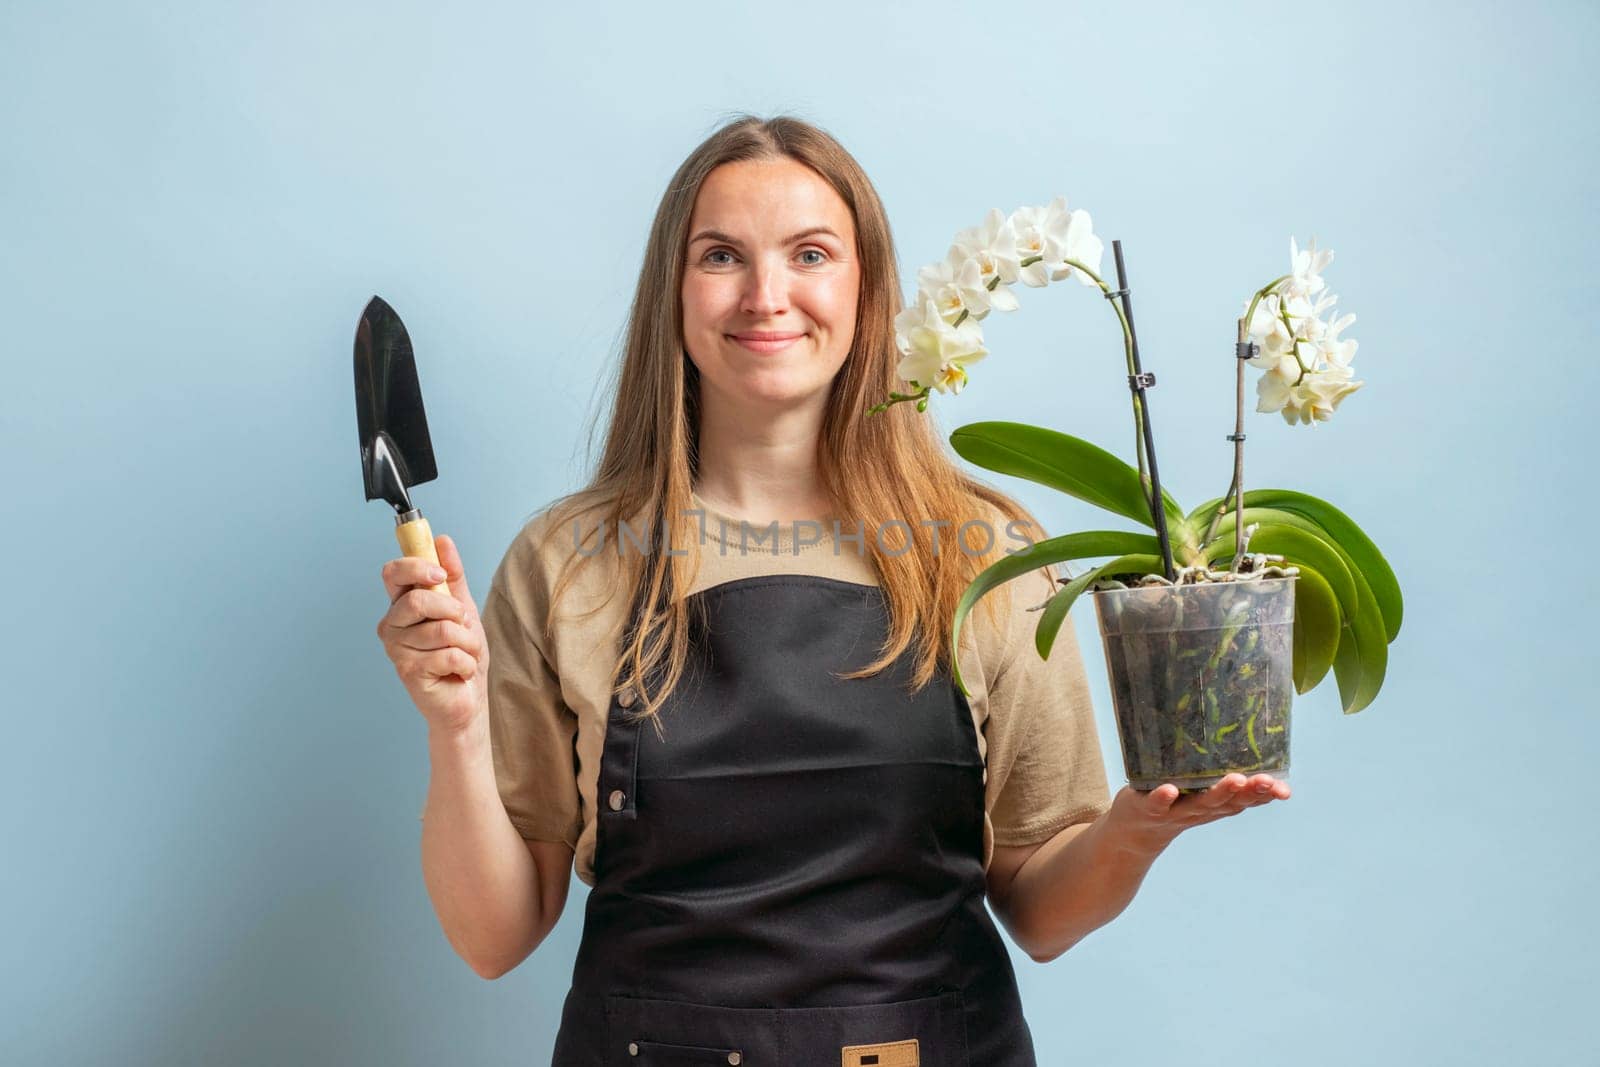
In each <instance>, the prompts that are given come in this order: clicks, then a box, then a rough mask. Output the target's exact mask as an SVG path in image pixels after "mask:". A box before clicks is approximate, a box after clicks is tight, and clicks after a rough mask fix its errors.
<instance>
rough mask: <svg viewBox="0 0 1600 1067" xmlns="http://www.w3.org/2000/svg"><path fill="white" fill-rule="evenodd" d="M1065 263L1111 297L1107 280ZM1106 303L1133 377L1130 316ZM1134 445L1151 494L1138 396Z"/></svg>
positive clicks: (1141, 481)
mask: <svg viewBox="0 0 1600 1067" xmlns="http://www.w3.org/2000/svg"><path fill="white" fill-rule="evenodd" d="M1029 262H1030V261H1029V260H1023V266H1027V265H1028V263H1029ZM1063 262H1064V263H1065V264H1066V265H1067V266H1069V267H1071V268H1072V269H1073V270H1081V271H1082V272H1083V275H1084V277H1086V278H1088V279H1090V280H1091V281H1093V282H1094V283H1095V284H1096V285H1098V286H1099V287H1100V292H1101V293H1103V294H1105V295H1106V296H1107V297H1108V298H1109V297H1110V295H1111V286H1109V285H1107V284H1106V283H1105V280H1104V279H1102V278H1101V277H1100V276H1099V275H1098V274H1096V273H1095V272H1094V271H1092V270H1090V269H1089V268H1088V267H1086V266H1084V265H1083V264H1082V263H1080V262H1078V261H1077V260H1075V259H1068V260H1063ZM1106 303H1108V304H1110V305H1111V310H1112V311H1115V312H1116V313H1117V322H1118V323H1119V324H1120V325H1121V326H1122V352H1123V356H1124V358H1125V359H1126V360H1127V364H1128V373H1129V374H1130V375H1131V374H1133V373H1134V370H1133V330H1132V329H1131V328H1130V327H1129V325H1128V316H1127V315H1126V314H1125V313H1124V312H1123V310H1122V304H1121V303H1120V302H1118V301H1116V300H1111V299H1107V300H1106ZM1133 443H1134V454H1135V455H1137V456H1138V457H1139V484H1140V485H1142V486H1144V487H1145V493H1146V494H1149V492H1150V475H1149V471H1148V466H1147V464H1146V461H1145V454H1144V412H1143V411H1142V410H1141V408H1140V406H1139V402H1138V399H1137V396H1135V399H1134V403H1133Z"/></svg>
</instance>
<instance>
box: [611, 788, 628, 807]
mask: <svg viewBox="0 0 1600 1067" xmlns="http://www.w3.org/2000/svg"><path fill="white" fill-rule="evenodd" d="M627 802H628V794H626V793H624V792H623V791H622V790H620V789H613V790H612V791H611V797H610V803H611V810H612V811H621V810H622V806H623V805H624V804H626V803H627Z"/></svg>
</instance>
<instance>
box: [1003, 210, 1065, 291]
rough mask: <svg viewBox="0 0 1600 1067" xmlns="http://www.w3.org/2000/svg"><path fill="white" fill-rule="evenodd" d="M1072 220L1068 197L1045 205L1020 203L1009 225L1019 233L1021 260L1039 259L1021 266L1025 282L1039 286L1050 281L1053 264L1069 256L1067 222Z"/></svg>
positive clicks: (1018, 243) (1017, 246)
mask: <svg viewBox="0 0 1600 1067" xmlns="http://www.w3.org/2000/svg"><path fill="white" fill-rule="evenodd" d="M1071 221H1072V218H1071V213H1070V212H1068V211H1067V200H1066V197H1062V196H1058V197H1056V198H1055V199H1054V200H1052V201H1050V203H1049V204H1048V205H1046V206H1044V207H1019V208H1017V210H1015V211H1013V212H1012V213H1011V218H1010V219H1009V220H1007V225H1008V226H1009V227H1010V229H1011V232H1012V233H1014V234H1015V235H1016V252H1017V257H1018V260H1019V262H1021V261H1026V260H1029V259H1032V260H1035V262H1033V263H1029V264H1028V265H1027V266H1026V267H1023V268H1021V274H1022V282H1023V284H1024V285H1031V286H1032V287H1034V288H1035V289H1039V288H1042V287H1044V286H1046V285H1049V284H1050V271H1051V265H1052V264H1059V263H1060V262H1061V261H1062V260H1063V259H1065V258H1067V226H1068V224H1069V223H1070V222H1071Z"/></svg>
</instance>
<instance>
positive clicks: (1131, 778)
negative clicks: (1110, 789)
mask: <svg viewBox="0 0 1600 1067" xmlns="http://www.w3.org/2000/svg"><path fill="white" fill-rule="evenodd" d="M1294 581H1295V580H1294V579H1293V578H1262V579H1256V580H1252V581H1242V582H1201V583H1198V584H1195V585H1177V586H1172V585H1151V586H1142V587H1137V588H1131V589H1109V590H1105V591H1103V592H1097V593H1093V594H1092V596H1093V598H1094V605H1095V613H1096V615H1097V616H1098V617H1099V620H1100V637H1101V640H1102V641H1103V642H1104V644H1105V653H1106V668H1107V670H1108V671H1109V673H1110V675H1111V697H1112V703H1113V704H1114V706H1115V709H1116V715H1117V731H1118V733H1119V735H1120V736H1121V740H1122V762H1123V767H1124V768H1125V769H1126V771H1127V775H1128V784H1129V785H1131V786H1133V788H1135V789H1154V788H1155V787H1156V786H1158V785H1160V784H1161V783H1163V782H1172V783H1173V784H1174V785H1176V786H1177V787H1178V788H1179V789H1181V790H1184V791H1185V792H1195V791H1199V790H1202V789H1205V788H1206V787H1208V786H1210V785H1213V784H1214V783H1216V782H1218V781H1220V780H1221V779H1222V778H1223V777H1224V776H1225V775H1228V774H1231V773H1235V772H1238V773H1240V774H1247V775H1248V774H1262V773H1265V774H1271V775H1272V776H1273V777H1275V778H1284V779H1287V778H1288V776H1289V706H1290V704H1291V703H1292V702H1293V700H1294Z"/></svg>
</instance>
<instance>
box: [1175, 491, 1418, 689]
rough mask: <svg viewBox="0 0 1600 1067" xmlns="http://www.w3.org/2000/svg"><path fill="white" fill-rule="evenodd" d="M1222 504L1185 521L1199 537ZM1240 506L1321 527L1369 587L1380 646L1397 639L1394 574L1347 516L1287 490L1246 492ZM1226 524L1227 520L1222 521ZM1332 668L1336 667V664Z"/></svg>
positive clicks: (1211, 503) (1400, 608) (1399, 608)
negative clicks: (1379, 620)
mask: <svg viewBox="0 0 1600 1067" xmlns="http://www.w3.org/2000/svg"><path fill="white" fill-rule="evenodd" d="M1222 503H1223V498H1222V497H1217V498H1216V499H1215V500H1208V501H1206V502H1205V503H1204V504H1202V505H1200V506H1199V507H1198V508H1196V509H1194V511H1192V512H1190V513H1189V515H1188V516H1187V519H1186V521H1187V522H1188V523H1189V525H1190V526H1192V527H1195V528H1197V529H1199V530H1200V531H1201V532H1202V533H1203V532H1204V531H1205V528H1206V525H1207V524H1208V523H1210V521H1211V515H1212V513H1213V512H1215V511H1216V510H1217V509H1218V508H1219V507H1221V506H1222ZM1244 506H1245V510H1246V511H1248V510H1249V509H1251V508H1255V507H1264V508H1272V509H1274V510H1276V511H1284V512H1289V513H1291V514H1295V515H1299V516H1301V517H1302V518H1305V519H1308V520H1310V521H1312V522H1315V523H1316V524H1317V525H1318V526H1320V527H1322V529H1323V530H1324V531H1326V540H1329V541H1331V542H1333V543H1334V544H1335V545H1336V546H1337V547H1339V548H1340V549H1342V550H1343V551H1344V553H1345V555H1346V557H1347V558H1348V559H1349V561H1350V563H1351V564H1353V565H1352V566H1351V567H1350V569H1351V570H1352V571H1357V572H1359V573H1360V574H1361V576H1362V577H1363V578H1365V579H1366V581H1367V584H1368V585H1369V586H1370V587H1371V590H1372V594H1373V597H1374V598H1375V599H1376V600H1377V604H1378V610H1379V612H1380V614H1381V615H1382V616H1383V629H1384V642H1385V643H1386V644H1387V643H1388V642H1391V641H1393V640H1394V639H1395V638H1396V637H1397V636H1398V635H1399V633H1400V621H1401V618H1402V616H1403V614H1404V607H1405V604H1404V599H1403V598H1402V596H1401V593H1400V583H1399V581H1398V580H1397V579H1396V578H1395V576H1394V571H1393V570H1391V569H1390V567H1389V562H1388V560H1386V559H1384V558H1383V553H1381V552H1379V551H1378V546H1377V545H1375V544H1373V543H1372V539H1371V538H1369V537H1368V536H1367V535H1366V533H1365V532H1363V531H1362V529H1361V527H1359V526H1357V525H1356V524H1355V522H1354V520H1352V519H1351V518H1350V517H1349V516H1348V515H1346V514H1345V513H1344V512H1342V511H1340V510H1339V509H1338V508H1336V507H1334V506H1333V505H1332V504H1330V503H1328V502H1327V501H1325V500H1319V499H1318V498H1317V497H1314V496H1307V495H1306V494H1305V493H1297V492H1294V491H1293V490H1290V489H1250V490H1246V492H1245V494H1244ZM1226 521H1227V519H1224V520H1223V522H1226ZM1247 521H1248V520H1247ZM1220 525H1221V524H1220V523H1219V526H1220ZM1335 666H1336V667H1337V664H1336V665H1335Z"/></svg>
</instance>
